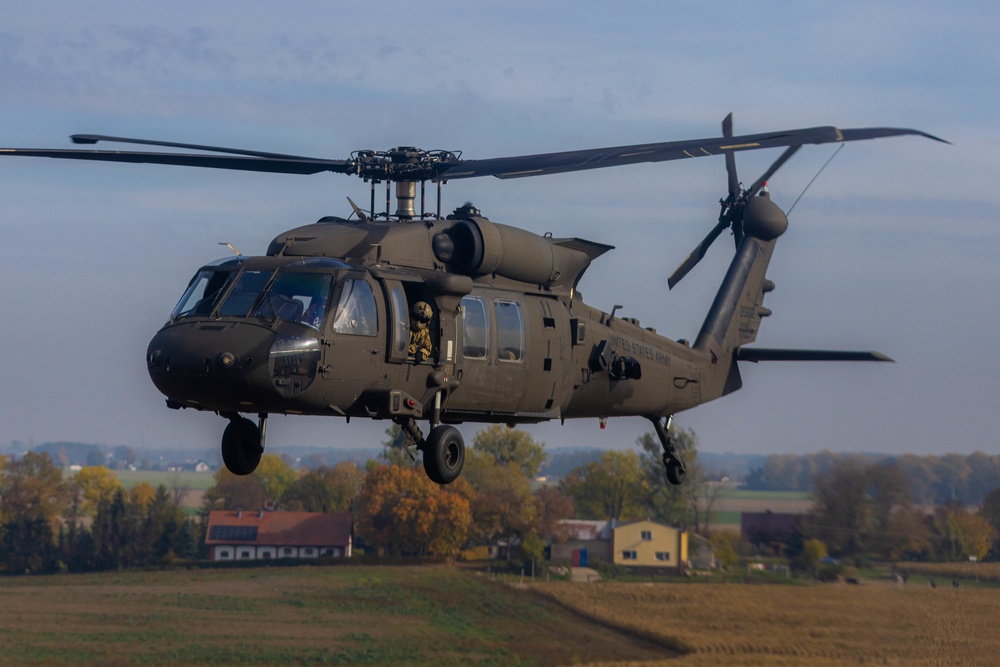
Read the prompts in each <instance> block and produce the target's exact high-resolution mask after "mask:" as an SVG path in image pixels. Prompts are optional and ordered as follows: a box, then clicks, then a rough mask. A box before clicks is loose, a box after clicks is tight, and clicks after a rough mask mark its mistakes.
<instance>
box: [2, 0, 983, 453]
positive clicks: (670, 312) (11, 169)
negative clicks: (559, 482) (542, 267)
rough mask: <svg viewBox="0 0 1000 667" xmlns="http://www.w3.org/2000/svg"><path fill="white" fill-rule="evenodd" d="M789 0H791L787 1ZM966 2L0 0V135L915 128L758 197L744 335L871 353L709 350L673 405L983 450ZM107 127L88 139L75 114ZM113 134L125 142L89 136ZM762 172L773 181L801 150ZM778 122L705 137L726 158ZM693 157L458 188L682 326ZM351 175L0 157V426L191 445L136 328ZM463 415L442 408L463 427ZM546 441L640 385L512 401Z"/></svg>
mask: <svg viewBox="0 0 1000 667" xmlns="http://www.w3.org/2000/svg"><path fill="white" fill-rule="evenodd" d="M814 4H817V6H814ZM998 19H1000V5H997V4H996V3H995V2H986V1H978V0H974V1H972V2H968V3H959V4H957V5H956V4H954V3H953V4H951V5H948V6H945V5H943V4H941V3H939V2H929V1H928V2H925V1H919V0H918V1H913V2H883V3H870V2H840V3H836V6H834V4H833V3H829V4H828V5H825V6H824V5H818V3H800V4H799V5H794V4H792V3H787V2H786V3H770V2H763V3H754V4H752V5H748V4H747V3H743V2H741V3H732V2H719V3H696V2H628V1H626V2H619V3H614V5H613V6H612V4H611V3H607V2H594V1H589V0H587V1H580V2H575V3H572V4H564V3H559V4H557V3H538V2H493V3H460V2H438V1H425V2H421V3H412V2H379V1H373V2H367V3H349V2H343V3H341V2H329V1H327V2H308V1H303V2H295V3H281V4H280V5H279V4H277V3H273V2H256V1H246V0H244V1H241V2H232V1H220V2H211V3H206V2H190V1H187V0H178V1H175V2H171V3H152V2H111V1H109V0H95V1H93V2H87V3H79V2H73V1H69V0H65V1H53V2H46V1H44V0H40V1H38V2H33V3H23V2H14V1H12V0H0V91H2V93H0V146H2V147H21V148H70V147H72V145H71V144H70V142H69V140H68V135H70V134H73V133H102V134H111V135H118V136H132V137H142V138H149V139H160V140H168V141H179V142H187V143H203V144H212V145H221V146H232V147H238V148H246V149H254V150H263V151H273V152H282V153H293V154H300V155H312V156H316V157H325V158H346V157H348V156H349V155H350V153H351V152H352V151H354V150H359V149H379V150H385V149H388V148H391V147H394V146H398V145H411V146H420V147H422V148H425V149H448V150H456V151H462V152H463V157H465V158H473V159H474V158H487V157H499V156H505V155H521V154H528V153H540V152H549V151H561V150H574V149H581V148H592V147H599V146H612V145H623V144H633V143H644V142H653V141H670V140H681V139H689V138H697V137H707V136H714V135H716V134H718V133H719V132H720V122H721V120H722V118H723V117H724V116H725V115H726V114H727V113H729V112H730V111H732V112H733V113H734V116H735V125H736V132H737V133H754V132H765V131H773V130H782V129H790V128H797V127H811V126H817V125H834V126H838V127H846V128H850V127H868V126H893V127H911V128H917V129H920V130H923V131H926V132H929V133H931V134H934V135H937V136H939V137H942V138H944V139H947V140H948V141H950V142H951V144H952V145H947V144H942V143H938V142H934V141H929V140H927V139H923V138H918V137H899V138H890V139H882V140H878V141H865V142H857V143H853V144H849V145H847V146H846V147H845V148H844V149H843V150H842V151H841V152H840V153H839V154H838V155H837V157H836V159H834V160H833V161H832V162H831V163H830V165H829V166H828V167H827V168H826V169H825V170H824V171H823V173H822V174H821V176H820V177H819V178H818V179H817V180H816V181H815V183H814V184H813V185H812V186H811V187H810V188H809V189H808V191H807V192H806V193H805V195H804V196H803V197H802V199H801V200H800V201H799V202H798V204H797V205H796V206H795V208H794V210H793V211H791V213H790V215H789V220H790V227H789V230H788V232H787V233H786V234H785V235H784V236H783V237H782V238H781V240H780V241H779V243H778V245H777V248H776V251H775V254H774V258H773V260H772V262H771V266H770V269H769V272H768V277H769V278H771V279H772V280H773V281H774V282H775V283H776V285H777V289H776V290H775V291H774V292H772V293H771V294H769V295H768V296H767V299H766V302H765V305H766V306H767V307H768V308H770V309H771V310H772V311H773V313H774V314H773V316H771V317H770V318H768V319H766V320H765V321H764V322H763V325H762V326H761V330H760V334H759V336H758V340H757V345H759V346H762V347H803V348H836V349H874V350H879V351H881V352H884V353H886V354H888V355H890V356H891V357H893V358H894V359H895V360H896V363H895V364H860V363H843V364H834V363H828V364H820V363H799V364H792V363H777V362H775V363H770V364H766V363H761V364H744V365H742V366H741V369H742V374H743V380H744V387H743V389H742V390H741V391H739V392H737V393H735V394H733V395H730V396H727V397H724V398H722V399H720V400H718V401H715V402H712V403H708V404H706V405H702V406H699V407H697V408H695V409H693V410H690V411H687V412H683V413H680V414H679V415H678V416H677V423H678V425H679V426H680V427H682V428H686V429H691V430H694V431H695V433H696V434H697V435H698V437H699V440H700V444H701V447H702V448H703V449H705V450H708V451H715V452H725V451H733V452H747V453H749V452H757V453H772V452H790V453H792V452H811V451H817V450H820V449H829V450H833V451H868V452H884V453H890V454H901V453H904V452H915V453H920V454H935V453H943V452H946V451H947V452H951V451H955V452H961V453H970V452H973V451H977V450H981V451H985V452H988V453H1000V436H998V432H1000V386H998V383H997V377H998V375H1000V346H998V345H997V344H996V338H997V331H998V329H1000V307H998V306H1000V298H998V296H997V289H998V287H1000V261H998V260H997V258H998V257H1000V225H998V223H997V221H996V220H995V215H992V209H993V202H994V200H995V196H994V195H995V192H996V185H995V183H994V181H995V179H996V177H997V173H998V169H997V167H998V166H1000V165H998V159H997V151H998V149H1000V129H998V125H997V121H996V110H997V109H998V108H1000V62H998V61H1000V49H998V48H997V46H996V36H995V29H994V27H993V26H995V25H996V23H997V20H998ZM114 146H121V145H117V144H116V145H108V147H109V148H110V147H114ZM121 147H122V148H123V149H128V148H129V147H127V146H121ZM833 151H834V148H833V147H831V146H829V145H826V146H807V147H805V148H804V149H803V150H801V151H799V153H798V154H797V155H796V156H795V157H794V158H792V160H790V161H789V162H788V163H787V164H786V165H785V166H784V167H783V168H782V169H781V170H780V171H779V172H778V173H777V174H776V175H775V176H774V177H773V178H772V179H771V182H770V189H771V193H772V198H773V200H774V201H775V202H776V203H777V204H779V205H780V206H782V207H783V208H785V209H786V210H787V209H788V207H789V206H791V204H792V202H794V201H795V200H796V198H797V197H798V196H799V195H800V193H802V191H803V189H804V188H805V187H806V185H807V184H808V183H809V181H810V180H811V179H812V178H813V177H814V176H815V175H816V173H817V172H818V171H819V170H820V168H821V167H822V166H823V164H824V163H825V162H826V161H827V160H828V159H829V158H830V156H831V155H832V154H833ZM778 153H779V151H758V152H745V153H740V154H738V155H737V166H738V169H739V173H740V176H741V179H742V180H743V181H744V182H747V183H749V182H752V181H753V180H754V179H756V177H757V176H758V175H759V174H760V173H761V172H763V171H764V169H766V168H767V166H768V165H769V164H770V163H771V162H772V161H773V160H774V159H775V158H776V157H777V154H778ZM725 190H726V176H725V166H724V162H723V160H722V158H704V159H697V160H686V161H677V162H667V163H661V164H653V165H636V166H628V167H620V168H614V169H602V170H594V171H590V172H580V173H577V174H561V175H553V176H545V177H540V178H527V179H515V180H511V181H500V180H497V179H493V178H482V179H470V180H468V181H456V182H453V183H451V184H449V185H447V186H446V187H445V190H444V194H443V199H444V206H443V208H445V209H446V210H451V208H454V207H455V206H458V205H459V204H461V203H462V202H464V201H466V200H471V201H473V202H474V203H475V204H476V205H477V206H478V207H479V208H480V209H481V210H482V211H483V213H484V214H485V215H487V216H488V217H490V218H491V219H493V220H495V221H499V222H504V223H507V224H514V225H517V226H521V227H524V228H526V229H528V230H530V231H533V232H535V233H538V234H542V233H545V232H552V233H553V235H555V236H556V237H560V236H577V237H582V238H586V239H590V240H593V241H597V242H602V243H609V244H612V245H614V246H616V249H615V250H614V251H612V252H610V253H608V254H606V255H604V256H603V257H601V258H599V259H598V260H597V261H595V262H594V264H593V265H592V266H591V267H590V269H589V270H588V272H587V274H586V276H585V277H584V279H583V281H582V283H581V284H580V290H581V292H582V293H583V295H584V298H585V299H586V301H587V302H588V303H590V304H592V305H594V306H596V307H599V308H601V309H603V310H605V311H610V310H611V308H612V307H613V306H614V305H615V304H621V305H622V306H623V308H622V310H621V311H620V312H621V314H622V315H625V316H631V317H638V318H640V319H641V321H642V323H643V325H644V326H653V327H656V329H657V330H658V331H659V332H660V333H663V334H665V335H667V336H670V337H672V338H694V336H695V335H696V334H697V331H698V329H699V328H700V326H701V323H702V320H703V319H704V316H705V313H706V311H707V310H708V307H709V305H710V303H711V300H712V297H713V295H714V292H715V290H716V289H717V288H718V285H719V283H720V282H721V280H722V276H723V274H724V272H725V270H726V266H727V264H728V262H729V260H730V259H731V257H732V245H731V243H730V242H729V241H728V238H727V237H725V236H724V237H722V238H720V239H719V241H718V242H716V244H715V245H714V246H713V247H712V249H711V251H710V253H709V255H708V257H706V259H705V260H704V261H703V262H702V263H701V264H700V265H699V266H698V267H697V268H696V269H695V271H693V272H692V273H691V274H690V275H688V276H687V277H686V278H685V279H684V281H683V282H681V283H680V284H679V285H678V286H677V287H676V288H675V289H674V290H672V291H668V290H667V287H666V282H667V276H668V275H669V274H670V273H671V272H672V271H673V269H674V268H675V267H676V266H677V265H678V264H679V263H680V262H681V261H682V260H683V259H684V257H685V256H686V255H687V254H688V252H690V251H691V249H692V248H693V247H694V246H695V244H697V243H698V242H699V241H700V240H701V238H702V237H703V236H704V235H705V234H706V233H707V231H708V230H709V229H710V228H711V226H712V225H713V224H714V223H715V221H716V218H717V216H718V204H717V202H718V200H719V198H720V197H721V196H723V195H724V194H725ZM348 196H350V197H352V198H353V199H354V200H355V201H358V202H367V197H368V190H367V186H366V185H365V184H363V183H362V182H361V181H360V180H357V179H351V178H346V177H344V176H340V175H333V174H320V175H315V176H291V175H273V174H271V175H269V174H252V173H240V172H226V171H221V170H219V171H216V170H207V169H184V168H179V167H169V166H157V165H125V164H111V163H108V164H98V163H84V162H74V161H58V160H49V159H28V158H3V157H0V234H2V237H3V241H2V243H0V284H2V285H3V286H4V290H3V292H2V296H0V299H2V301H0V303H2V305H3V311H4V315H3V317H2V320H0V321H2V325H0V377H2V378H3V380H2V382H0V448H6V447H8V446H9V445H10V443H13V442H14V441H17V442H20V443H22V444H23V445H25V446H27V445H29V444H40V443H43V442H47V441H57V440H74V441H83V442H95V443H99V444H104V445H108V446H113V445H118V444H129V445H134V446H157V447H185V448H190V449H203V448H205V447H209V446H216V445H217V443H218V441H219V438H220V437H221V434H222V431H223V428H224V427H225V424H226V422H225V420H223V419H222V418H220V417H218V416H216V415H213V414H201V413H194V412H192V411H187V410H185V411H172V410H169V409H167V408H166V407H165V405H164V399H163V397H162V396H161V395H160V394H159V393H158V391H157V390H156V389H155V388H154V387H153V385H152V383H151V382H150V381H149V378H148V376H147V374H146V369H145V363H144V355H145V350H146V345H147V343H148V341H149V339H150V338H151V337H152V335H153V334H154V333H155V332H156V330H157V329H158V328H159V327H160V326H162V325H163V323H164V322H165V320H166V318H167V315H168V314H169V312H170V310H171V309H172V308H173V306H174V304H175V303H176V302H177V299H178V298H179V297H180V295H181V293H182V292H183V291H184V288H185V286H186V284H187V281H188V280H189V279H190V277H191V276H192V275H194V273H195V271H196V270H197V269H198V267H199V266H201V265H203V264H205V263H208V262H210V261H212V260H214V259H216V258H218V257H221V256H224V255H225V254H226V253H227V252H228V251H227V250H225V249H224V248H222V247H221V246H219V245H218V243H220V242H229V243H232V244H233V245H234V246H235V247H237V248H238V249H240V250H241V251H242V252H243V253H245V254H262V253H263V252H264V251H265V250H266V247H267V244H268V242H269V241H270V240H271V238H273V237H274V236H276V235H278V234H279V233H280V232H281V231H283V230H285V229H289V228H292V227H296V226H299V225H302V224H307V223H310V222H313V221H315V220H316V219H318V218H320V217H322V216H324V215H330V214H334V215H343V216H346V215H347V214H348V213H349V212H350V208H349V205H348V203H347V199H346V198H347V197H348ZM387 425H388V424H387V423H386V422H368V421H366V420H352V422H351V424H345V423H344V421H342V420H340V419H333V418H319V417H291V416H289V417H283V416H276V417H273V418H272V419H271V420H270V421H269V424H268V442H269V445H274V444H278V445H280V444H296V445H315V446H320V447H330V448H338V447H345V448H346V447H352V448H353V447H365V446H371V447H372V448H373V450H374V449H377V448H378V446H379V443H380V441H381V440H382V438H383V433H384V430H385V428H386V426H387ZM475 430H476V426H474V425H465V426H463V427H462V431H463V433H464V435H465V437H466V439H467V440H471V438H472V437H473V435H474V433H475ZM528 430H529V431H530V432H531V433H532V434H533V435H534V436H535V437H536V438H538V439H539V440H542V441H544V442H545V443H546V445H547V446H548V447H560V446H582V447H597V448H608V449H611V448H623V447H629V446H632V445H633V443H634V442H635V439H636V438H637V437H639V436H640V435H641V434H642V433H644V432H646V431H648V430H649V424H648V422H646V421H645V420H643V419H641V418H628V419H613V420H611V421H609V423H608V426H607V428H606V429H604V430H601V429H599V428H598V421H597V420H596V419H592V420H582V421H579V422H567V423H566V424H565V425H560V424H559V423H558V422H556V423H549V424H544V425H539V426H535V427H529V429H528Z"/></svg>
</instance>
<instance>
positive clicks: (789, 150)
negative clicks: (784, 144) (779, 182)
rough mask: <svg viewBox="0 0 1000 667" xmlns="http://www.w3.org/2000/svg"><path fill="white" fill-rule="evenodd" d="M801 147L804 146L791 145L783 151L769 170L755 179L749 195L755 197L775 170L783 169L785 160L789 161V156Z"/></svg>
mask: <svg viewBox="0 0 1000 667" xmlns="http://www.w3.org/2000/svg"><path fill="white" fill-rule="evenodd" d="M800 148H802V145H801V144H800V145H798V146H789V147H788V148H786V149H785V152H784V153H782V154H781V155H779V156H778V159H777V160H775V161H774V162H773V163H772V164H771V166H770V167H768V168H767V171H765V172H764V173H763V174H761V176H760V178H758V179H757V180H756V181H754V183H753V185H751V186H750V189H749V190H747V197H753V196H755V195H756V194H757V192H758V191H759V190H760V189H761V188H762V187H764V183H766V182H767V181H769V180H771V177H772V176H774V172H776V171H778V170H779V169H781V165H783V164H785V162H787V161H788V158H790V157H792V156H793V155H795V152H796V151H797V150H799V149H800Z"/></svg>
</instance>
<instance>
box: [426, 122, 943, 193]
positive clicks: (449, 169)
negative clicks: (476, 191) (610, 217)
mask: <svg viewBox="0 0 1000 667" xmlns="http://www.w3.org/2000/svg"><path fill="white" fill-rule="evenodd" d="M906 134H914V135H918V136H922V137H927V138H928V139H934V140H936V141H944V140H943V139H939V138H938V137H935V136H933V135H931V134H927V133H926V132H921V131H920V130H911V129H906V128H893V127H867V128H855V129H847V130H841V129H838V128H836V127H829V126H827V127H810V128H802V129H797V130H783V131H781V132H763V133H759V134H744V135H740V136H734V137H709V138H707V139H689V140H686V141H667V142H660V143H652V144H635V145H631V146H611V147H608V148H593V149H589V150H581V151H567V152H562V153H540V154H537V155H517V156H512V157H501V158H492V159H486V160H458V161H456V162H453V163H448V164H443V165H442V167H444V168H443V169H442V170H441V171H439V172H438V173H437V176H436V178H437V179H438V180H451V179H456V178H475V177H478V176H496V177H497V178H523V177H526V176H541V175H544V174H559V173H564V172H570V171H582V170H585V169H601V168H604V167H616V166H621V165H626V164H639V163H642V162H664V161H667V160H683V159H686V158H692V157H702V156H705V155H720V154H722V153H724V152H726V151H732V152H736V151H746V150H759V149H762V148H780V147H783V146H801V145H803V144H826V143H833V142H839V141H858V140H861V139H877V138H880V137H891V136H899V135H906ZM944 143H947V142H944Z"/></svg>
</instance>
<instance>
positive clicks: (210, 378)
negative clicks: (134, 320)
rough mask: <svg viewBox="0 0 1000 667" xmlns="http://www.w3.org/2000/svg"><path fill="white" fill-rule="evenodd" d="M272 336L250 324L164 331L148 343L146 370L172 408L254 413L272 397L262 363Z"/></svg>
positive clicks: (199, 324)
mask: <svg viewBox="0 0 1000 667" xmlns="http://www.w3.org/2000/svg"><path fill="white" fill-rule="evenodd" d="M276 338H277V336H276V335H275V333H274V332H273V331H272V330H270V329H268V328H265V327H260V326H255V325H252V324H249V323H228V324H224V323H218V322H193V323H184V324H175V325H168V326H166V327H164V328H163V329H161V330H160V331H159V332H157V334H156V335H155V336H153V339H152V340H151V341H150V343H149V347H148V348H147V351H146V368H147V370H148V371H149V377H150V379H152V381H153V384H154V385H156V388H157V389H159V390H160V392H161V393H163V395H165V396H166V397H167V398H168V399H170V401H172V402H173V403H175V404H177V405H179V406H184V407H197V408H203V409H208V410H225V411H239V410H253V409H257V406H258V405H261V404H263V403H266V402H267V401H268V400H273V399H274V398H275V396H276V394H275V392H274V389H273V387H272V385H271V382H270V380H269V377H268V372H267V359H268V353H269V350H270V348H271V346H272V345H273V344H274V342H275V340H276Z"/></svg>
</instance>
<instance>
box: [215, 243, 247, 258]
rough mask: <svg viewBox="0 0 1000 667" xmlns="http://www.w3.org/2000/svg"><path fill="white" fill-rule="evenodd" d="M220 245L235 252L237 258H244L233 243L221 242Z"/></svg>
mask: <svg viewBox="0 0 1000 667" xmlns="http://www.w3.org/2000/svg"><path fill="white" fill-rule="evenodd" d="M219 245H224V246H226V247H227V248H229V249H230V250H232V251H233V252H235V253H236V256H237V257H242V256H243V253H241V252H240V251H239V250H237V249H236V248H234V247H233V244H232V243H226V242H225V241H219Z"/></svg>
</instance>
